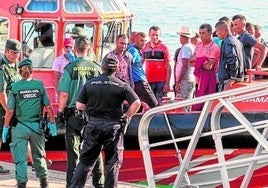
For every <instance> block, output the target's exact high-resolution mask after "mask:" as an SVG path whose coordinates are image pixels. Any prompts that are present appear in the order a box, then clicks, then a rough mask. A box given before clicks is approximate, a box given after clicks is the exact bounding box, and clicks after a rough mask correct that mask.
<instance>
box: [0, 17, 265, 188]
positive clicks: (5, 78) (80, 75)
mask: <svg viewBox="0 0 268 188" xmlns="http://www.w3.org/2000/svg"><path fill="white" fill-rule="evenodd" d="M213 30H215V32H213ZM261 32H262V30H261V27H260V26H258V25H254V24H251V23H248V22H247V21H246V18H245V17H244V16H243V15H234V16H233V17H232V18H231V19H229V18H228V17H222V18H220V19H219V21H218V22H217V23H216V24H215V29H213V27H212V26H211V25H210V24H208V23H203V24H201V25H200V27H199V31H198V32H194V31H193V30H192V28H191V27H190V26H187V25H184V26H181V27H180V30H179V31H178V32H177V34H178V36H179V41H180V44H181V47H180V48H178V50H177V51H176V53H175V55H174V58H173V59H174V61H175V64H174V67H173V70H174V71H173V72H172V58H171V54H170V51H169V48H168V47H167V46H166V45H165V44H164V42H163V41H161V39H160V37H161V29H160V28H159V27H158V26H151V27H150V28H149V30H148V37H147V35H146V33H144V32H140V31H138V32H132V33H131V36H130V38H128V36H127V35H126V34H120V35H118V36H117V37H116V43H115V49H114V50H112V51H111V52H109V53H107V54H106V55H105V56H104V58H103V60H102V62H101V65H99V64H97V63H95V62H94V59H93V58H92V57H93V56H92V54H91V53H92V50H91V44H90V41H91V40H90V38H88V36H86V34H85V32H84V31H83V28H80V27H75V28H74V29H73V35H72V36H71V37H70V38H66V39H65V40H64V45H63V51H64V53H63V54H62V55H61V56H59V57H57V58H56V59H55V61H54V64H53V70H54V71H55V74H54V75H55V86H56V91H57V94H58V95H59V98H58V102H59V107H58V109H57V119H56V123H57V124H63V125H64V126H65V127H66V134H65V146H66V151H67V158H68V161H67V173H66V187H68V188H69V187H73V188H74V187H84V185H85V182H86V179H87V176H88V174H91V173H92V175H93V185H94V186H95V187H99V188H101V187H117V183H118V175H119V169H120V167H121V165H122V161H123V150H124V142H123V141H124V140H123V134H124V131H125V130H124V129H125V126H127V123H128V122H129V119H130V118H131V117H132V116H133V115H135V114H136V113H137V112H142V111H143V112H144V111H146V110H148V109H150V108H154V107H156V106H159V105H161V104H162V103H163V97H165V96H167V94H168V92H170V91H171V89H170V84H171V77H172V74H173V77H174V86H173V92H174V93H175V96H176V97H178V98H181V99H182V100H187V99H192V98H194V97H200V96H204V95H208V94H212V93H215V92H220V91H224V90H228V89H232V86H233V84H234V83H235V82H242V81H246V80H247V79H249V75H248V74H247V69H251V68H255V69H256V70H262V68H264V67H265V66H266V65H265V64H264V62H265V59H266V57H267V44H266V43H265V41H264V39H263V38H262V37H261ZM147 38H148V39H149V41H148V42H147V41H146V39H147ZM20 52H21V46H20V42H19V41H17V40H13V39H10V40H8V41H7V43H6V49H5V54H4V56H3V57H2V58H1V60H0V63H1V68H0V104H1V105H0V107H1V108H0V115H1V116H6V119H5V120H2V119H1V120H0V121H2V122H1V126H0V128H1V129H0V130H1V133H2V134H1V135H2V139H0V141H1V142H0V147H1V143H2V142H3V143H5V142H6V139H7V136H8V132H9V130H10V125H11V120H12V116H13V115H16V117H17V120H18V122H17V123H16V127H15V128H12V142H11V146H12V147H11V152H12V155H13V159H14V160H16V170H17V173H16V180H17V182H18V187H20V188H24V187H26V183H27V172H26V170H25V169H26V165H27V148H28V143H30V146H31V148H32V156H33V161H34V165H35V169H36V175H37V177H39V178H40V185H41V187H44V188H45V187H48V179H47V178H48V174H47V166H46V164H45V159H44V157H45V155H44V152H45V150H44V133H43V132H42V131H41V130H39V121H40V120H41V117H42V112H43V107H45V108H46V110H47V112H48V115H49V121H50V122H49V123H48V128H49V130H50V132H51V134H52V136H56V135H57V132H56V125H55V119H54V115H53V111H52V109H51V104H50V100H49V98H48V96H47V93H46V91H45V89H44V86H43V84H42V82H39V81H36V80H34V79H32V76H31V74H32V62H31V60H29V59H24V60H23V61H22V62H20V63H19V62H18V59H19V53H20ZM255 79H258V77H255ZM22 86H23V88H21V87H22ZM26 94H29V96H30V97H27V96H28V95H26ZM7 98H8V100H7ZM18 104H23V105H18ZM33 104H34V105H33ZM16 105H17V106H16ZM33 106H35V108H34V109H35V112H33V111H32V110H31V107H33ZM25 109H26V111H25ZM37 109H38V110H37ZM183 110H184V111H200V110H202V104H196V105H193V106H187V107H185V108H184V109H183ZM24 112H27V114H25V113H24ZM29 113H30V114H29ZM19 133H20V136H21V135H25V137H24V138H21V137H19V136H18V134H19ZM37 143H39V144H37ZM16 145H19V146H20V147H19V148H20V149H18V147H16ZM102 151H104V153H105V158H104V159H103V158H102V154H101V152H102ZM103 160H104V161H105V163H103ZM104 172H105V173H104ZM0 173H2V174H5V173H8V170H6V169H3V167H1V166H0Z"/></svg>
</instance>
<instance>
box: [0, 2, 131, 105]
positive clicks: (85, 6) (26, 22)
mask: <svg viewBox="0 0 268 188" xmlns="http://www.w3.org/2000/svg"><path fill="white" fill-rule="evenodd" d="M132 18H133V14H132V13H131V12H130V11H129V10H128V9H127V7H126V4H125V3H124V2H123V0H109V1H103V0H20V1H16V0H8V1H5V2H4V3H3V2H2V4H1V7H0V53H1V51H2V53H3V50H4V47H5V42H6V40H7V39H8V38H15V39H18V40H19V41H21V42H22V45H23V52H22V54H21V59H24V58H30V59H31V60H32V61H33V67H34V74H33V76H34V77H35V78H40V79H42V80H43V81H44V84H45V86H46V87H47V89H48V92H49V94H50V98H51V100H52V102H56V99H55V100H54V99H53V98H55V97H54V93H55V91H54V83H53V82H54V81H53V71H52V70H51V67H52V64H53V61H54V58H55V57H57V56H59V55H61V54H62V53H63V41H64V38H66V37H70V36H71V35H72V28H74V27H82V28H83V29H84V30H85V32H86V34H87V36H88V37H89V38H90V39H91V44H92V52H91V53H90V55H91V56H92V58H93V59H94V60H95V61H96V62H97V63H99V62H100V61H101V59H102V57H103V56H104V55H105V54H106V53H107V52H109V51H111V50H112V49H113V48H114V43H115V39H116V36H117V35H119V34H121V33H125V34H128V35H129V34H130V32H131V21H132ZM44 78H45V79H44ZM52 96H53V97H52Z"/></svg>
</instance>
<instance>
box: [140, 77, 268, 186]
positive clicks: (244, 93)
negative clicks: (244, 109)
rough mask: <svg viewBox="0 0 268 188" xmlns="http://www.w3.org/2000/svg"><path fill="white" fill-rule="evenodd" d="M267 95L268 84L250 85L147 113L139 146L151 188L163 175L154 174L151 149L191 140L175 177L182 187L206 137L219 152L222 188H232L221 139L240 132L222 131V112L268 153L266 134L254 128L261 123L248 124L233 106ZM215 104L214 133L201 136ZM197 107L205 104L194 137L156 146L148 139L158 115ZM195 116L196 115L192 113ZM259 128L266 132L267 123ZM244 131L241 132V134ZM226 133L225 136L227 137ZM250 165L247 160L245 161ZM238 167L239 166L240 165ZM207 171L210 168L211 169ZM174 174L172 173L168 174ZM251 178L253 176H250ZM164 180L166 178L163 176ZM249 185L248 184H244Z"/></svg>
mask: <svg viewBox="0 0 268 188" xmlns="http://www.w3.org/2000/svg"><path fill="white" fill-rule="evenodd" d="M265 95H268V84H267V82H266V83H257V84H254V85H249V86H245V87H240V88H236V89H232V90H228V91H223V92H219V93H214V94H210V95H206V96H202V97H198V98H194V99H190V100H184V101H178V102H174V103H170V104H166V105H163V106H159V107H155V108H153V109H150V110H149V111H147V112H146V113H145V114H144V115H143V116H142V118H141V121H140V123H139V128H138V139H139V145H140V150H141V151H142V155H143V160H144V165H145V170H146V175H147V181H148V185H149V187H150V188H153V187H155V186H156V183H155V180H156V179H157V178H159V177H161V175H155V174H154V172H153V166H152V162H151V158H150V152H149V151H150V148H151V147H153V146H155V145H157V146H160V145H161V144H162V145H166V144H168V143H169V144H170V143H176V142H179V141H181V140H183V139H184V140H185V139H188V140H190V142H189V145H188V148H187V150H186V153H185V155H184V158H183V160H182V161H181V164H180V166H179V170H177V171H175V174H177V177H176V179H175V181H174V184H173V187H179V186H181V185H182V182H183V178H184V177H185V175H186V173H187V172H188V171H190V169H189V163H190V160H191V157H192V155H193V152H194V150H195V148H196V145H197V142H198V140H199V138H200V137H201V136H206V135H212V137H213V139H214V142H215V146H216V151H217V156H218V161H219V164H218V165H211V166H212V167H218V168H219V170H220V173H221V179H222V182H223V187H230V184H229V177H228V171H227V167H228V165H231V164H233V163H230V162H226V161H225V158H224V152H223V146H222V142H221V138H222V136H224V134H226V135H227V134H228V135H230V134H235V133H237V129H236V128H234V129H232V128H228V129H227V130H228V132H227V131H225V129H221V127H220V117H221V113H222V110H223V108H225V109H227V110H228V111H229V113H231V114H232V115H233V116H234V117H235V118H236V119H237V120H238V121H239V122H240V123H241V125H240V129H241V128H242V129H243V131H248V132H249V133H250V134H251V135H252V136H253V137H254V138H255V139H256V140H257V141H258V143H259V147H260V146H261V147H262V148H264V149H265V150H266V151H268V142H267V140H266V138H265V136H266V134H264V133H263V135H261V133H260V132H259V131H257V129H256V127H254V125H256V124H259V123H258V122H253V123H251V122H249V121H248V120H247V119H246V118H245V117H244V115H243V114H242V113H240V112H239V110H238V109H237V108H236V107H235V106H234V105H233V104H232V103H234V102H238V101H243V100H246V99H250V98H255V97H258V96H265ZM214 100H218V101H219V103H218V104H217V105H216V106H215V107H214V108H213V111H212V113H211V131H210V132H206V133H202V130H203V127H204V124H205V121H206V119H207V118H208V115H209V113H210V111H211V108H212V103H213V101H214ZM198 103H204V107H203V110H202V111H201V112H196V113H200V116H199V119H198V122H197V124H196V127H195V129H194V132H193V134H192V136H186V137H182V138H173V139H170V140H166V141H162V142H159V143H157V144H155V145H154V143H153V144H151V143H150V142H149V136H148V130H149V125H150V122H151V120H152V118H153V117H154V116H155V115H156V114H159V113H165V112H166V111H169V110H173V109H177V108H182V107H184V106H189V105H194V104H198ZM192 113H194V112H192ZM260 124H264V126H262V127H264V130H265V129H266V128H267V126H268V123H267V122H261V123H260ZM240 131H241V130H240ZM224 132H226V133H224ZM255 153H256V154H254V157H253V158H251V159H249V161H251V162H252V164H255V163H256V162H255V163H254V161H256V159H257V160H261V159H263V158H267V157H268V155H266V156H262V157H258V154H260V152H255ZM246 161H247V160H246ZM238 164H239V163H238ZM211 166H210V167H207V168H211ZM252 170H254V168H251V171H252ZM169 173H172V172H169ZM249 174H250V173H249ZM162 176H165V175H162ZM245 178H251V176H250V175H248V176H247V177H245ZM245 182H247V183H248V180H245ZM244 185H246V184H244Z"/></svg>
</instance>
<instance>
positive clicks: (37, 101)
mask: <svg viewBox="0 0 268 188" xmlns="http://www.w3.org/2000/svg"><path fill="white" fill-rule="evenodd" d="M49 105H50V100H49V97H48V94H47V92H46V89H45V87H44V85H43V82H42V81H41V80H33V79H31V80H25V79H23V80H20V81H18V82H15V83H13V84H12V88H11V93H10V94H9V97H8V104H7V107H8V109H14V110H15V112H16V116H17V118H18V120H19V121H20V122H35V121H39V120H40V119H41V117H42V114H43V106H49Z"/></svg>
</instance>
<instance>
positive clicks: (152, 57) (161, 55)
mask: <svg viewBox="0 0 268 188" xmlns="http://www.w3.org/2000/svg"><path fill="white" fill-rule="evenodd" d="M142 54H143V61H144V63H145V73H146V76H147V80H148V82H165V81H166V75H167V70H166V64H167V63H169V62H170V53H169V49H168V48H167V46H166V45H165V44H163V43H162V42H161V41H159V42H158V44H157V45H156V46H154V47H152V46H151V42H147V43H146V44H145V47H144V48H143V50H142Z"/></svg>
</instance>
